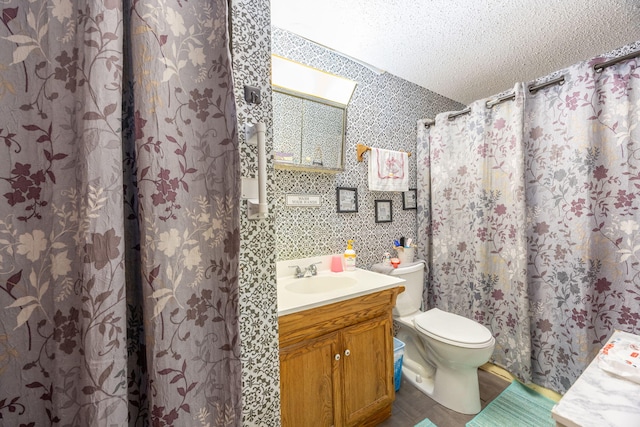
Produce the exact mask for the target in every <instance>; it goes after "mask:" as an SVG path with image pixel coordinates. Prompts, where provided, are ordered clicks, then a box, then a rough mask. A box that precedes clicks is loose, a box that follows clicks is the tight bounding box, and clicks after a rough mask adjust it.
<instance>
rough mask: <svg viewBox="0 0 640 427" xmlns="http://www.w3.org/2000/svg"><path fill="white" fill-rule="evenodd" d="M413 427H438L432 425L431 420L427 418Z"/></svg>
mask: <svg viewBox="0 0 640 427" xmlns="http://www.w3.org/2000/svg"><path fill="white" fill-rule="evenodd" d="M413 427H438V426H437V425H435V424H434V423H432V422H431V420H430V419H429V418H425V419H424V420H422V421H420V422H419V423H418V424H416V425H415V426H413Z"/></svg>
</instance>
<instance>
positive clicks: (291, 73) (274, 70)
mask: <svg viewBox="0 0 640 427" xmlns="http://www.w3.org/2000/svg"><path fill="white" fill-rule="evenodd" d="M271 84H272V85H273V86H274V87H276V88H281V89H284V90H285V91H293V92H297V93H299V94H302V95H308V96H311V97H314V98H320V99H324V100H327V101H331V102H333V103H337V104H340V105H343V106H346V105H347V104H349V101H350V100H351V95H353V91H354V90H355V88H356V84H357V83H356V82H354V81H353V80H349V79H346V78H344V77H340V76H337V75H335V74H330V73H327V72H325V71H321V70H318V69H316V68H312V67H309V66H307V65H304V64H300V63H299V62H295V61H291V60H289V59H286V58H283V57H281V56H278V55H271Z"/></svg>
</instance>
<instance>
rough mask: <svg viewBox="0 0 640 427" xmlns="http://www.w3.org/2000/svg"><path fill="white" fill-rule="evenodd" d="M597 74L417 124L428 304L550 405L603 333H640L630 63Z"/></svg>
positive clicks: (637, 87)
mask: <svg viewBox="0 0 640 427" xmlns="http://www.w3.org/2000/svg"><path fill="white" fill-rule="evenodd" d="M603 61H604V59H597V60H592V61H587V62H584V63H580V64H577V65H575V66H573V67H571V68H568V69H566V70H563V71H562V73H563V75H564V76H565V83H564V85H562V86H551V87H548V88H545V89H543V90H540V91H538V92H537V93H534V94H530V93H528V91H526V94H524V95H523V94H522V93H521V92H522V90H520V89H519V87H520V85H517V86H516V89H515V95H516V96H515V102H513V101H507V102H503V103H501V104H499V105H496V106H494V107H493V108H492V109H487V108H486V106H485V101H484V100H483V101H479V102H476V103H474V104H472V105H471V113H470V115H468V116H460V117H457V118H455V119H454V120H447V115H446V114H445V115H439V116H438V117H437V118H436V124H435V126H433V127H431V128H430V129H427V128H425V126H424V123H423V122H419V123H418V164H419V165H422V167H419V168H418V184H419V185H418V186H419V189H418V193H419V198H420V201H419V204H418V208H419V210H418V224H419V225H418V230H419V238H420V240H421V241H420V249H421V250H422V251H423V253H424V254H425V255H426V256H427V257H428V259H429V262H430V265H431V274H430V283H429V286H428V298H427V299H426V302H427V303H428V304H429V305H430V306H438V307H443V308H444V309H447V310H449V311H453V312H456V313H460V314H463V315H466V316H467V317H470V318H473V319H476V320H478V321H480V322H481V323H484V324H485V325H487V326H488V327H489V328H490V329H491V330H492V332H493V334H494V335H495V336H496V338H497V345H496V351H495V352H494V355H493V358H494V361H495V362H496V363H497V364H499V365H502V366H504V367H506V368H507V369H509V370H510V371H511V372H512V373H514V374H515V375H517V376H518V377H520V378H521V379H524V380H532V381H533V382H534V383H536V384H539V385H542V386H545V387H548V388H551V389H554V390H557V391H559V392H565V391H566V390H567V389H568V388H569V387H570V386H571V384H573V382H575V380H576V379H577V378H578V376H579V375H580V374H581V373H582V371H583V370H584V368H585V367H586V366H587V364H588V363H589V362H590V361H591V360H592V359H593V357H594V356H595V354H596V353H597V351H598V350H599V349H600V348H601V347H602V345H603V344H604V343H605V342H606V340H607V339H608V338H609V336H610V335H611V334H612V333H613V331H614V330H616V329H618V330H623V331H627V332H631V333H640V326H639V324H640V259H639V258H638V257H639V255H640V209H639V208H640V197H639V194H640V129H639V128H638V121H639V120H640V94H639V91H640V72H638V69H639V68H638V65H640V60H638V59H634V60H627V61H624V62H621V63H619V64H616V65H614V66H611V67H608V68H606V69H604V70H603V71H601V72H596V71H594V69H593V65H594V64H595V63H599V62H603ZM508 104H513V105H511V106H510V105H508ZM523 239H524V243H523ZM523 269H524V271H523ZM529 328H530V329H529ZM525 329H527V330H525ZM527 359H528V360H527Z"/></svg>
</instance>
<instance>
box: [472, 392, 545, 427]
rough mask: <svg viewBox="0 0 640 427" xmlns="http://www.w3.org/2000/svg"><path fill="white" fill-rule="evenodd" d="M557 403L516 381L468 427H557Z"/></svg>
mask: <svg viewBox="0 0 640 427" xmlns="http://www.w3.org/2000/svg"><path fill="white" fill-rule="evenodd" d="M555 404H556V403H555V402H554V401H553V400H551V399H548V398H546V397H544V396H543V395H541V394H540V393H537V392H535V391H533V390H531V389H530V388H529V387H526V386H524V385H522V384H521V383H519V382H518V381H513V382H512V383H511V385H509V387H507V388H506V389H505V390H504V391H503V392H502V393H500V395H499V396H498V397H496V398H495V399H494V400H492V401H491V402H490V403H489V404H488V405H487V407H486V408H484V409H483V410H482V412H480V413H479V414H478V415H476V416H475V418H474V419H472V420H471V421H469V422H468V423H467V427H497V426H518V427H544V426H549V427H555V425H556V423H555V421H554V420H553V418H551V408H553V406H554V405H555Z"/></svg>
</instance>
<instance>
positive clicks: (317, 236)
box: [271, 27, 464, 268]
mask: <svg viewBox="0 0 640 427" xmlns="http://www.w3.org/2000/svg"><path fill="white" fill-rule="evenodd" d="M271 37H272V44H271V46H272V52H273V53H274V54H277V55H280V56H283V57H285V58H289V59H291V60H294V61H297V62H300V63H303V64H306V65H309V66H311V67H314V68H318V69H320V70H324V71H327V72H330V73H333V74H337V75H340V76H343V77H346V78H348V79H351V80H355V81H357V82H358V85H357V87H356V90H355V92H354V94H353V97H352V99H351V102H350V103H349V106H348V107H347V126H346V128H347V130H346V142H345V159H344V163H345V170H344V172H341V173H338V174H328V173H317V172H301V171H290V170H278V169H277V170H275V171H274V193H273V198H274V214H275V227H276V258H277V260H278V261H282V260H287V259H294V258H306V257H311V256H317V255H326V254H332V253H342V252H343V251H344V249H345V248H346V242H347V240H348V239H353V240H354V249H355V250H356V253H357V254H358V261H357V266H358V267H364V268H368V267H370V266H371V265H372V264H374V263H376V262H379V261H380V260H381V257H382V254H383V253H384V252H385V251H390V250H391V247H392V244H391V242H392V241H393V239H394V238H398V237H401V236H406V237H413V238H414V239H415V238H416V235H415V234H416V211H415V210H403V206H402V193H399V192H371V191H369V190H368V183H367V172H368V161H369V159H368V157H369V156H368V154H367V153H365V155H364V161H363V162H361V163H360V162H358V161H357V160H356V145H357V144H358V143H361V144H365V145H368V146H373V147H378V148H385V149H389V150H399V151H408V152H412V153H415V149H416V122H417V121H418V120H419V119H424V118H433V117H435V116H436V114H438V113H440V112H443V111H452V110H460V109H462V108H464V106H463V105H461V104H459V103H457V102H455V101H452V100H450V99H448V98H445V97H443V96H441V95H438V94H436V93H434V92H431V91H429V90H427V89H425V88H422V87H420V86H417V85H415V84H413V83H410V82H408V81H406V80H403V79H401V78H399V77H396V76H393V75H391V74H388V73H382V74H378V73H376V72H374V71H372V70H370V69H369V68H367V67H365V66H363V65H361V64H359V63H356V62H354V61H352V60H350V59H348V58H345V57H343V56H341V55H339V54H337V53H335V52H333V51H331V50H328V49H326V48H323V47H322V46H319V45H317V44H315V43H312V42H310V41H308V40H306V39H304V38H301V37H299V36H297V35H295V34H292V33H290V32H287V31H284V30H282V29H279V28H275V27H274V28H272V34H271ZM409 175H410V181H409V187H410V188H415V187H416V160H415V155H414V156H411V157H409ZM336 187H354V188H357V189H358V212H357V213H338V212H337V209H336ZM287 194H317V195H320V197H321V200H322V205H321V206H320V207H293V206H286V203H285V197H286V195H287ZM375 200H391V201H392V208H393V215H392V219H393V221H392V222H390V223H376V222H375V215H374V201H375Z"/></svg>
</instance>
